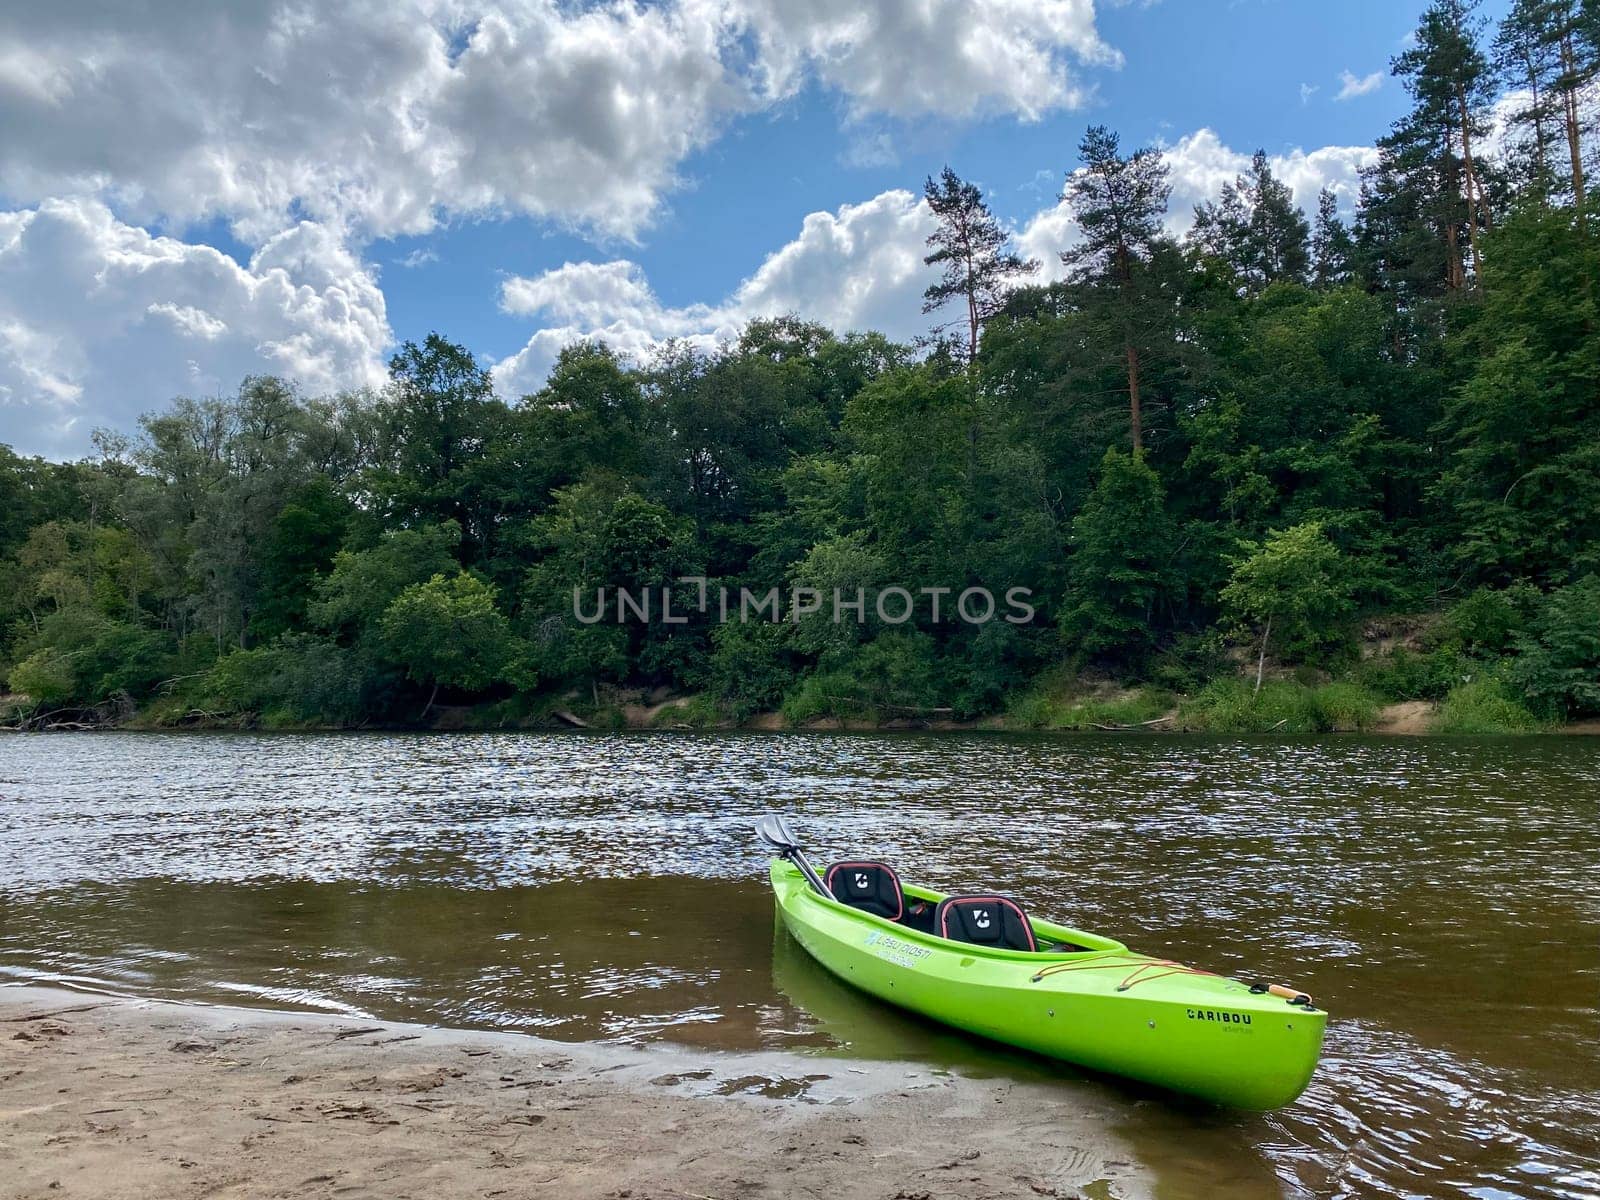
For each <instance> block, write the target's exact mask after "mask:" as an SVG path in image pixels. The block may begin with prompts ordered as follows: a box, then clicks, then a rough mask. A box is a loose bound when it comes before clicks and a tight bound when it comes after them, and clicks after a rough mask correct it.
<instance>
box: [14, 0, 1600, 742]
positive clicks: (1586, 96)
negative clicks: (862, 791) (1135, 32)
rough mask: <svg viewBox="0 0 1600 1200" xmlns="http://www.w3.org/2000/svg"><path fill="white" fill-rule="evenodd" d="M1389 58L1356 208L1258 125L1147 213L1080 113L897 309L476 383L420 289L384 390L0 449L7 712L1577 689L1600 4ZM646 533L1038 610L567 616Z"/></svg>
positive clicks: (1586, 611) (1147, 166)
mask: <svg viewBox="0 0 1600 1200" xmlns="http://www.w3.org/2000/svg"><path fill="white" fill-rule="evenodd" d="M1392 66H1393V72H1394V75H1395V76H1396V77H1397V78H1398V80H1399V81H1400V82H1401V83H1402V84H1403V85H1404V87H1405V89H1406V92H1407V95H1408V97H1409V107H1408V111H1407V112H1406V114H1405V115H1404V116H1403V117H1402V118H1401V119H1400V120H1399V121H1397V122H1396V124H1395V125H1394V126H1393V127H1392V128H1391V129H1390V130H1389V131H1388V133H1387V134H1386V135H1384V136H1383V137H1382V138H1381V139H1380V140H1379V142H1378V155H1377V158H1376V160H1375V162H1374V164H1373V165H1372V166H1371V167H1370V168H1369V169H1367V170H1366V171H1365V172H1364V174H1363V179H1362V186H1361V192H1360V198H1359V204H1358V205H1357V206H1356V208H1355V210H1354V212H1353V213H1350V214H1341V212H1340V208H1339V205H1338V204H1337V203H1336V200H1335V197H1334V196H1333V195H1332V194H1331V193H1328V192H1324V193H1323V195H1322V196H1321V198H1320V202H1319V203H1318V205H1317V211H1316V212H1314V213H1307V212H1303V211H1301V210H1300V209H1299V208H1297V207H1296V205H1295V203H1294V200H1293V197H1292V194H1291V192H1290V190H1289V189H1288V187H1287V186H1286V185H1285V184H1284V183H1283V182H1282V181H1281V180H1280V179H1278V178H1275V177H1274V175H1273V172H1272V169H1271V165H1270V162H1269V159H1268V157H1267V156H1266V155H1265V154H1258V155H1257V156H1256V158H1255V160H1254V163H1253V166H1252V167H1251V169H1250V170H1249V171H1248V172H1247V173H1245V174H1244V175H1242V176H1241V177H1240V178H1238V179H1237V180H1236V181H1235V182H1233V183H1231V184H1229V185H1228V186H1227V187H1225V188H1223V189H1222V191H1221V193H1220V194H1219V195H1217V196H1216V197H1214V198H1213V199H1211V200H1209V201H1207V202H1206V203H1204V204H1202V205H1201V206H1200V207H1199V208H1198V209H1197V210H1196V211H1195V213H1194V218H1193V222H1192V225H1191V226H1189V228H1188V232H1187V233H1186V234H1184V235H1183V236H1181V237H1174V236H1173V235H1172V234H1171V233H1170V232H1169V226H1168V221H1167V218H1168V207H1169V197H1170V188H1169V185H1168V179H1167V170H1166V167H1165V166H1164V164H1163V161H1162V155H1161V153H1160V151H1159V149H1158V148H1153V147H1145V148H1136V147H1131V146H1126V145H1124V144H1123V142H1122V140H1121V139H1120V138H1119V137H1118V135H1117V134H1116V133H1115V132H1113V131H1111V130H1109V129H1106V128H1104V127H1098V126H1097V127H1093V128H1090V129H1089V130H1088V131H1087V132H1086V133H1085V135H1084V136H1083V139H1082V141H1081V144H1080V145H1079V146H1078V147H1076V150H1075V152H1074V149H1073V148H1071V147H1064V148H1063V156H1062V157H1063V161H1062V163H1061V164H1060V166H1061V170H1062V175H1063V177H1064V179H1065V194H1064V197H1063V199H1064V201H1065V202H1066V203H1067V204H1068V205H1069V206H1070V208H1071V210H1072V212H1073V214H1074V216H1075V218H1076V222H1075V223H1076V227H1077V230H1078V237H1077V239H1076V240H1075V241H1074V242H1073V244H1072V245H1070V246H1066V247H1063V248H1062V254H1063V262H1064V264H1065V270H1066V278H1065V279H1064V280H1063V281H1061V282H1055V283H1049V284H1042V283H1040V282H1038V281H1037V280H1036V278H1035V277H1036V276H1037V275H1038V264H1036V263H1030V262H1027V261H1024V260H1023V259H1022V258H1020V257H1019V256H1018V255H1017V254H1016V253H1015V251H1014V248H1013V245H1012V243H1011V241H1010V237H1009V234H1008V232H1007V230H1006V229H1005V228H1004V227H1003V226H1002V225H1001V223H1000V222H999V221H998V220H997V219H996V218H995V217H994V216H993V215H992V214H991V213H990V212H989V210H988V208H987V207H986V204H985V201H984V198H983V194H982V192H981V190H980V189H979V188H978V187H976V186H975V185H973V184H972V183H969V182H967V181H965V180H963V179H962V178H961V177H960V176H958V175H957V174H956V173H955V172H954V171H952V170H950V169H948V168H947V169H946V170H945V171H944V172H943V173H942V175H940V176H938V177H935V178H932V179H929V180H928V181H927V184H926V196H927V201H928V204H929V206H930V208H931V210H932V212H933V213H934V214H935V216H936V217H937V220H938V228H937V231H936V233H935V234H934V235H933V237H932V238H930V243H929V247H928V261H929V263H930V264H932V265H933V266H935V267H937V268H938V269H939V271H940V272H941V274H940V277H939V279H938V281H937V282H936V283H935V284H934V285H933V286H932V287H930V288H929V290H928V294H927V297H926V300H927V303H926V305H925V310H926V312H927V314H928V321H929V324H930V331H929V334H928V336H927V337H926V338H925V339H923V340H921V341H919V342H918V343H917V344H914V345H900V344H895V343H893V342H891V341H889V340H887V339H886V338H884V337H883V336H881V335H879V334H876V333H872V332H850V333H837V332H834V331H830V330H828V329H826V328H823V327H820V326H818V325H815V324H811V323H807V322H805V321H802V320H800V319H798V318H794V317H789V318H782V319H773V320H763V321H757V322H755V323H753V324H751V325H750V326H749V327H748V328H746V329H745V330H744V331H743V334H742V336H740V337H739V339H738V340H737V341H736V342H733V343H731V344H727V345H725V346H723V347H722V348H720V349H718V350H715V351H702V350H697V349H694V348H692V347H689V346H686V345H681V344H669V345H667V346H666V347H664V348H663V349H662V350H660V352H659V353H658V354H656V355H655V356H654V357H653V358H652V359H650V360H649V361H646V362H633V361H629V360H625V359H623V358H621V357H619V356H618V355H617V354H616V353H614V352H613V351H612V350H610V349H609V348H608V347H606V346H605V345H603V344H578V345H573V346H570V347H568V348H567V349H566V350H564V351H563V352H562V354H561V355H560V358H559V360H558V362H557V364H556V365H555V368H554V370H553V371H552V373H551V375H550V377H549V379H548V381H547V382H546V384H545V385H544V386H543V387H542V388H541V390H539V391H538V392H537V393H536V394H533V395H526V396H521V397H517V398H509V397H502V396H498V395H496V394H495V390H494V386H493V381H492V380H491V378H490V376H489V374H488V373H487V371H486V370H485V369H484V368H483V367H482V366H481V365H480V364H479V362H478V361H476V360H475V359H474V357H473V355H472V354H471V353H470V352H469V351H467V350H466V349H465V348H463V347H462V346H460V345H458V344H455V343H453V342H452V341H450V340H448V339H447V338H446V337H444V336H441V335H439V334H434V335H431V336H429V337H427V338H426V339H425V340H424V341H422V342H421V343H420V344H418V343H410V342H408V343H406V344H405V345H403V346H402V347H401V348H400V349H399V351H398V352H397V353H396V354H395V355H394V357H393V359H392V361H391V363H390V381H389V383H388V385H387V387H386V388H384V389H383V390H381V392H377V393H353V394H343V395H334V396H322V397H313V396H306V395H302V394H301V393H300V392H299V391H298V390H297V389H296V387H295V386H294V384H293V383H292V382H290V381H286V380H283V379H278V378H270V377H257V378H250V379H246V380H244V381H243V383H242V384H241V385H240V387H239V389H238V391H237V394H235V395H230V396H220V397H208V398H183V399H178V400H175V401H172V402H171V403H170V404H168V405H167V406H166V407H164V408H162V409H160V410H159V411H153V412H151V413H150V414H149V415H147V416H145V417H144V418H143V419H142V420H141V421H140V423H139V427H138V429H137V430H133V431H108V430H102V431H99V432H97V434H96V435H95V447H96V451H95V453H94V455H93V456H91V457H89V458H87V459H84V460H82V461H78V462H72V463H54V462H48V461H45V460H42V459H37V458H24V457H21V456H19V455H17V454H15V453H13V452H12V451H10V450H9V449H7V448H6V447H3V446H0V681H4V683H5V687H4V688H0V691H5V692H7V693H8V694H7V696H6V698H5V700H4V702H3V705H0V708H3V709H4V710H5V711H4V712H0V717H3V719H4V723H6V724H8V725H11V726H13V727H46V726H48V725H51V724H57V725H60V724H79V725H81V724H95V725H98V724H112V723H129V722H134V723H142V724H147V725H152V726H163V725H261V726H266V727H304V726H333V727H353V726H359V725H368V724H378V725H385V724H415V723H423V724H426V723H430V722H433V721H436V720H438V719H439V717H440V715H441V714H443V713H446V712H452V713H455V714H456V719H458V720H461V721H465V722H468V723H471V724H478V725H485V726H497V725H515V724H535V723H539V722H544V721H550V720H553V719H555V716H554V714H558V713H559V714H561V715H562V719H565V720H568V721H571V722H582V723H585V724H590V725H600V726H605V725H608V724H612V723H616V722H619V721H620V720H621V719H622V717H621V715H620V714H621V712H622V708H621V705H622V703H623V701H624V700H625V699H626V698H628V697H634V698H638V697H642V696H649V695H653V696H657V697H663V696H673V697H678V698H680V699H681V700H682V703H679V704H676V705H675V706H673V707H672V708H670V709H669V710H667V712H668V714H669V715H670V719H671V721H672V722H674V723H681V724H691V725H702V724H717V723H738V722H745V721H749V720H751V719H752V718H754V717H756V716H758V715H759V714H770V713H781V714H782V716H783V718H784V719H785V720H786V721H787V722H788V723H790V724H794V725H804V724H806V723H808V722H814V721H817V720H819V719H824V718H829V719H840V720H844V721H896V720H899V721H907V720H932V719H948V720H951V721H964V720H978V719H981V718H991V717H998V718H999V719H1000V720H1001V721H1003V723H1005V724H1007V725H1010V726H1013V727H1017V728H1051V727H1055V728H1060V727H1071V726H1087V725H1099V726H1107V725H1109V726H1118V727H1121V726H1138V725H1142V724H1145V723H1156V722H1161V721H1163V720H1165V721H1167V722H1168V723H1170V724H1175V725H1181V726H1183V727H1188V728H1206V729H1214V730H1224V731H1259V730H1284V731H1311V730H1321V729H1349V728H1366V727H1369V726H1370V725H1371V724H1372V723H1373V721H1374V720H1375V717H1376V714H1377V712H1378V711H1379V710H1380V709H1381V708H1382V707H1383V706H1384V705H1388V704H1393V703H1396V702H1400V701H1407V700H1417V701H1428V702H1431V703H1433V704H1435V705H1436V706H1437V708H1436V715H1435V717H1434V721H1435V725H1434V727H1435V728H1437V729H1439V730H1442V731H1460V732H1475V731H1499V730H1535V729H1541V728H1546V727H1550V726H1552V725H1555V724H1559V723H1563V722H1572V721H1578V720H1582V719H1584V718H1591V717H1595V716H1600V324H1597V315H1600V314H1597V301H1600V201H1597V200H1596V192H1597V191H1600V188H1597V187H1596V186H1595V185H1594V184H1593V183H1592V182H1591V175H1592V174H1593V172H1594V170H1595V168H1596V165H1597V163H1600V130H1597V125H1600V121H1597V120H1596V116H1597V112H1600V103H1597V92H1600V3H1597V2H1596V0H1517V2H1516V3H1515V4H1514V6H1513V7H1512V9H1511V12H1510V14H1509V16H1507V17H1506V19H1505V20H1504V21H1503V22H1502V23H1501V24H1500V25H1498V26H1497V27H1490V26H1487V25H1486V24H1485V23H1484V22H1483V21H1482V20H1481V19H1480V18H1478V17H1477V16H1476V15H1475V14H1474V11H1473V6H1472V5H1471V4H1470V3H1467V2H1465V0H1435V2H1434V3H1433V4H1432V5H1431V6H1430V7H1429V8H1428V9H1427V10H1426V12H1425V14H1424V15H1423V17H1422V20H1421V23H1420V25H1419V27H1418V29H1417V31H1416V36H1415V39H1414V41H1413V42H1412V43H1410V44H1409V45H1408V47H1407V48H1406V49H1405V50H1404V52H1403V53H1401V54H1400V55H1399V56H1398V57H1396V58H1395V59H1394V61H1393V64H1392ZM160 400H161V398H154V397H153V398H152V403H159V402H160ZM687 577H698V578H701V579H704V580H705V581H707V583H708V585H709V587H710V588H711V589H712V591H713V593H715V592H716V591H717V590H718V589H721V588H729V589H732V590H733V593H734V594H735V595H737V594H739V590H740V589H747V590H748V591H749V592H751V593H753V594H760V595H764V594H767V593H768V592H770V590H771V589H774V588H776V589H778V590H779V593H780V594H781V595H784V596H789V595H791V594H792V593H793V590H794V589H816V590H817V591H818V592H819V593H820V594H823V595H830V594H832V593H833V592H834V591H835V589H840V590H842V591H843V592H844V593H845V594H847V595H849V596H852V597H853V596H855V595H856V594H857V590H858V589H860V591H861V594H864V595H865V596H868V597H871V596H873V595H874V594H876V593H878V592H880V591H881V590H882V589H885V588H888V587H904V588H906V589H909V590H911V591H912V592H918V591H919V590H921V589H935V590H940V591H941V594H946V595H948V596H951V597H953V596H957V595H959V594H961V593H962V592H963V591H965V590H966V589H969V588H973V587H983V588H988V589H990V590H992V591H993V592H995V593H996V594H1002V593H1004V592H1005V591H1006V590H1007V589H1013V588H1018V589H1026V590H1027V593H1028V595H1029V596H1030V597H1031V600H1030V605H1031V607H1032V609H1033V610H1034V611H1033V614H1032V619H1031V620H1029V621H1027V622H1015V623H1014V622H1009V621H1006V620H1003V619H998V618H997V619H994V620H989V621H985V622H981V623H974V622H967V621H952V620H949V619H948V614H946V619H943V620H935V619H933V616H932V614H931V613H930V612H929V611H928V609H927V607H926V606H925V605H924V606H919V607H918V609H917V611H916V612H915V614H914V615H913V616H912V617H911V618H910V619H909V620H902V621H889V620H884V619H882V618H881V617H880V615H879V613H878V612H877V610H876V609H875V608H874V606H873V605H872V604H871V603H870V602H869V603H867V604H866V605H865V608H864V614H865V616H864V619H862V620H855V619H850V620H845V621H840V622H835V621H833V620H831V619H830V614H829V613H828V611H827V608H826V606H824V607H823V608H822V609H821V610H820V611H818V612H814V613H806V614H803V615H801V616H799V617H798V618H797V619H790V617H789V614H788V612H787V610H786V611H785V614H784V617H783V619H780V620H777V621H772V620H764V619H762V620H750V621H741V620H730V621H721V620H719V619H717V618H718V614H717V613H716V611H715V609H714V607H711V608H708V611H706V612H701V611H699V610H698V608H696V607H695V606H694V605H692V604H691V605H688V606H687V608H686V610H684V611H686V614H687V615H686V617H685V618H684V619H681V620H676V621H674V622H672V623H667V622H664V621H660V620H656V621H652V622H645V621H623V622H618V621H614V620H610V619H606V620H602V621H593V622H586V621H583V620H579V619H577V618H576V617H575V615H574V599H575V595H576V596H578V597H581V598H583V604H584V605H585V606H588V607H592V606H593V603H594V601H593V598H594V597H595V596H596V595H597V594H600V589H610V590H613V591H614V590H615V589H619V588H620V589H629V590H630V591H631V592H633V593H635V594H638V593H641V592H643V591H644V590H645V589H653V590H656V591H659V589H661V588H676V589H678V592H679V593H680V594H681V593H682V592H683V589H684V588H686V587H691V586H692V585H686V584H683V583H681V582H678V581H680V580H682V579H685V578H687ZM943 589H948V592H943V591H942V590H943ZM463 714H465V715H463ZM1168 714H1176V715H1175V716H1169V715H1168Z"/></svg>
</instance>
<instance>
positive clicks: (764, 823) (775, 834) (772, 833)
mask: <svg viewBox="0 0 1600 1200" xmlns="http://www.w3.org/2000/svg"><path fill="white" fill-rule="evenodd" d="M756 833H757V835H758V836H759V837H760V838H761V840H762V841H763V842H765V843H766V844H767V845H769V846H771V847H772V849H773V850H774V851H776V852H777V854H778V856H779V857H780V858H786V859H788V860H789V861H790V862H792V863H793V864H794V865H795V866H797V867H799V868H800V873H801V874H802V875H804V876H805V877H806V881H807V882H808V883H810V884H811V886H812V887H814V888H816V889H817V894H818V895H821V896H827V895H829V892H828V889H827V888H825V887H823V885H822V880H821V879H819V878H818V877H817V873H816V872H815V871H814V870H812V869H811V864H810V863H809V862H808V861H806V852H805V851H804V850H802V849H801V848H800V839H799V838H798V837H796V836H795V832H794V830H793V828H791V827H790V825H789V818H788V817H781V816H779V815H778V814H777V813H768V814H767V815H766V816H764V817H762V818H761V820H759V821H757V822H756Z"/></svg>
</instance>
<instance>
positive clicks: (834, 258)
mask: <svg viewBox="0 0 1600 1200" xmlns="http://www.w3.org/2000/svg"><path fill="white" fill-rule="evenodd" d="M932 227H933V217H932V214H931V213H929V211H928V207H927V205H926V204H925V203H924V202H923V201H922V200H921V199H920V198H919V197H917V196H914V195H912V194H911V193H910V192H907V191H902V190H899V189H896V190H893V191H888V192H884V193H882V194H881V195H878V196H874V197H873V198H872V199H871V200H867V201H865V202H864V203H861V204H847V205H844V206H843V207H841V208H840V209H838V210H837V211H836V212H816V213H812V214H811V215H810V216H808V217H806V219H805V221H804V223H803V224H802V226H801V229H800V233H799V235H798V236H797V237H796V238H795V239H794V240H793V241H791V242H789V243H788V244H786V245H785V246H783V247H782V249H780V250H778V251H777V252H776V253H774V254H772V255H770V256H769V257H768V258H767V259H766V261H765V262H763V263H762V264H761V266H760V267H759V268H758V269H757V270H756V271H755V273H754V274H752V275H751V276H750V277H749V278H748V279H746V280H745V281H744V282H743V283H741V284H740V285H739V287H738V288H737V289H736V290H735V292H734V293H733V295H731V296H729V297H727V298H726V299H725V300H723V301H721V302H720V303H717V304H692V305H687V306H683V307H671V306H667V305H664V304H662V303H661V301H660V300H659V299H658V298H657V296H656V295H655V293H654V291H652V290H651V288H650V285H649V282H648V281H647V280H646V279H645V277H644V273H643V271H642V270H640V268H639V267H638V266H637V265H635V264H634V263H631V262H626V261H615V262H607V263H567V264H565V265H564V266H561V267H558V268H556V269H555V270H553V271H546V272H544V273H543V274H541V275H538V276H535V277H533V278H523V277H516V278H513V279H510V280H507V281H506V283H505V284H504V286H503V287H502V289H501V305H502V307H503V308H504V309H505V310H506V311H507V312H512V313H519V314H525V315H529V316H536V317H539V318H541V319H542V320H543V321H545V322H546V324H544V325H543V326H542V327H541V328H540V329H539V330H538V331H537V332H535V333H534V335H533V336H532V337H531V338H530V339H529V340H528V344H527V345H526V346H524V347H523V349H522V350H521V351H519V352H518V353H517V354H515V355H513V356H511V357H510V358H507V359H506V360H504V361H503V362H501V363H500V364H499V365H498V366H497V367H496V368H495V378H496V381H497V383H498V385H499V387H500V390H501V392H502V393H503V394H505V395H511V396H515V395H521V394H523V393H526V392H531V391H535V390H537V389H538V387H539V386H540V385H541V384H542V383H543V382H544V378H545V375H546V373H547V372H548V371H549V368H550V364H551V363H553V362H554V361H555V357H556V355H557V354H558V353H559V352H560V350H561V348H562V347H563V346H565V345H568V344H569V343H571V342H574V341H579V340H583V339H603V340H604V341H606V342H608V343H609V344H610V345H611V346H612V347H613V348H615V349H617V350H619V351H622V352H624V353H626V354H629V355H631V356H633V357H635V358H643V357H645V356H647V355H648V354H649V353H650V351H651V350H652V349H654V348H655V347H656V346H658V345H659V344H660V343H661V342H663V341H665V340H667V339H669V338H678V339H681V340H684V341H687V342H690V343H691V344H694V345H697V346H700V347H702V348H707V349H709V348H711V347H713V346H715V345H716V344H717V343H718V342H721V341H725V340H729V339H731V338H733V337H736V336H737V335H738V331H739V330H740V329H741V328H742V327H743V326H744V325H745V324H746V323H747V322H749V321H750V320H752V319H753V318H756V317H764V316H781V315H783V314H785V313H791V312H793V313H798V314H799V315H800V316H802V317H805V318H808V319H811V320H816V321H821V322H823V323H824V324H826V325H829V326H830V327H832V328H834V329H837V330H841V331H842V330H850V329H876V330H880V331H882V332H884V333H887V334H888V335H889V336H891V337H896V338H910V337H912V336H914V335H915V334H917V333H919V332H921V331H922V330H923V329H924V328H925V320H924V318H923V317H922V315H921V307H922V292H923V289H924V288H926V287H927V285H928V283H929V282H930V280H931V279H932V275H933V272H932V271H931V269H930V268H928V267H927V266H925V265H924V263H923V261H922V257H923V255H924V254H926V253H927V248H926V239H927V236H928V233H929V232H930V231H931V229H932Z"/></svg>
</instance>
